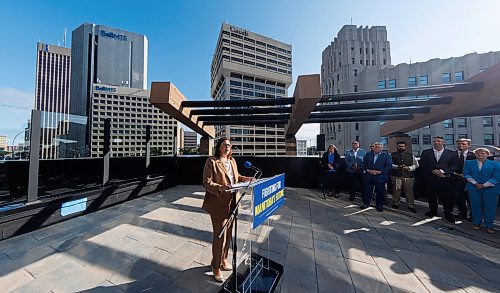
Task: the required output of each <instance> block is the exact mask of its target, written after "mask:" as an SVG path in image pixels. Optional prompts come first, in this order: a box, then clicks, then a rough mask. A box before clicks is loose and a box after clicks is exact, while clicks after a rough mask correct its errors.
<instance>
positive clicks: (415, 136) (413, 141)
mask: <svg viewBox="0 0 500 293" xmlns="http://www.w3.org/2000/svg"><path fill="white" fill-rule="evenodd" d="M411 144H420V141H419V139H418V134H412V135H411Z"/></svg>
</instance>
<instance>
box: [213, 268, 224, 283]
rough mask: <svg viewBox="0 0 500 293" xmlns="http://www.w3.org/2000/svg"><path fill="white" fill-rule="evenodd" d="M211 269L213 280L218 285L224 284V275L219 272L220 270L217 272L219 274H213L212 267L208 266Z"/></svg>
mask: <svg viewBox="0 0 500 293" xmlns="http://www.w3.org/2000/svg"><path fill="white" fill-rule="evenodd" d="M210 267H211V268H212V273H213V274H214V279H215V280H216V281H217V282H219V283H224V275H223V274H222V272H221V271H220V269H219V270H218V271H219V273H217V274H216V273H215V270H214V268H213V267H212V266H210Z"/></svg>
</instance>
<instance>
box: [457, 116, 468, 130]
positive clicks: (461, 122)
mask: <svg viewBox="0 0 500 293" xmlns="http://www.w3.org/2000/svg"><path fill="white" fill-rule="evenodd" d="M457 127H459V128H465V127H467V118H457Z"/></svg>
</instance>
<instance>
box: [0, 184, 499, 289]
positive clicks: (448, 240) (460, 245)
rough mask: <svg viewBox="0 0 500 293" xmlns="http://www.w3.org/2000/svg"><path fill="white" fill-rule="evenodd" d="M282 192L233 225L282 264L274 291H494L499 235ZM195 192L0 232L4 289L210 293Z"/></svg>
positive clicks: (206, 223) (206, 238)
mask: <svg viewBox="0 0 500 293" xmlns="http://www.w3.org/2000/svg"><path fill="white" fill-rule="evenodd" d="M285 194H286V201H285V205H284V206H282V207H281V209H280V210H279V211H278V214H277V215H275V216H273V221H272V223H271V227H266V226H264V227H261V228H260V229H258V230H250V229H249V227H250V224H249V222H248V221H246V222H245V221H240V225H239V226H238V227H239V239H240V241H239V242H240V246H239V247H245V249H246V250H248V249H249V247H248V246H249V245H248V244H249V243H248V242H246V243H244V241H243V239H244V238H251V239H253V240H255V244H254V245H253V246H252V249H253V250H257V249H260V251H259V252H260V253H261V254H264V255H267V256H269V257H270V258H272V259H274V260H276V261H278V262H280V263H282V264H284V267H285V274H284V276H283V279H282V283H281V286H280V289H281V292H440V291H444V292H500V244H499V243H500V239H499V238H500V233H497V234H495V235H487V234H486V233H485V232H484V231H472V230H471V229H470V227H469V226H470V224H469V223H463V224H460V225H455V226H452V225H448V224H447V223H445V222H444V221H442V220H435V221H431V222H427V221H421V219H423V217H421V216H420V217H418V216H417V217H415V216H414V215H409V214H408V215H407V214H405V213H402V212H397V213H396V212H391V211H389V210H386V211H385V212H383V213H379V212H377V211H375V210H374V209H370V210H365V211H360V210H358V208H357V205H359V203H358V202H355V203H357V204H352V203H351V202H349V201H347V200H346V199H345V197H343V198H341V199H334V198H328V199H327V200H323V199H322V198H321V197H320V196H319V193H318V192H317V191H315V190H307V189H296V188H287V189H286V192H285ZM202 200H203V192H202V190H201V187H200V186H178V187H175V188H172V189H168V190H165V191H162V192H159V193H155V194H152V195H149V196H146V197H142V198H140V199H136V200H133V201H129V202H126V203H124V204H121V205H118V206H115V207H112V208H108V209H105V210H101V211H99V212H96V213H93V214H90V215H86V216H82V217H78V218H75V219H72V220H69V221H66V222H63V223H60V224H57V225H54V226H51V227H47V228H45V229H41V230H38V231H35V232H32V233H29V234H25V235H21V236H18V237H15V238H12V239H8V240H5V241H1V242H0V290H1V292H78V291H81V292H123V291H127V292H141V291H144V292H217V291H218V289H219V286H220V285H219V284H217V283H215V282H213V281H212V276H211V272H210V269H209V268H208V264H209V262H210V257H211V247H210V241H211V224H210V218H209V217H208V215H207V214H205V213H204V212H203V211H202V210H201V208H200V207H201V203H202ZM246 205H247V204H246ZM423 212H424V210H421V211H420V212H419V214H422V213H423ZM242 214H243V215H242V218H243V219H244V220H248V219H249V217H248V213H247V212H242ZM476 236H479V237H476ZM268 239H271V242H270V243H268V241H267V240H268ZM243 244H246V245H243ZM225 275H226V276H228V275H229V274H228V273H225Z"/></svg>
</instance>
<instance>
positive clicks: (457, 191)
mask: <svg viewBox="0 0 500 293" xmlns="http://www.w3.org/2000/svg"><path fill="white" fill-rule="evenodd" d="M452 183H453V199H454V200H455V204H456V205H457V208H458V211H459V212H460V213H461V214H462V215H464V216H467V204H468V205H469V207H470V201H469V193H468V192H467V191H466V190H465V185H466V184H467V181H466V180H465V179H463V178H458V177H455V176H454V177H453V178H452ZM466 203H467V204H466Z"/></svg>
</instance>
